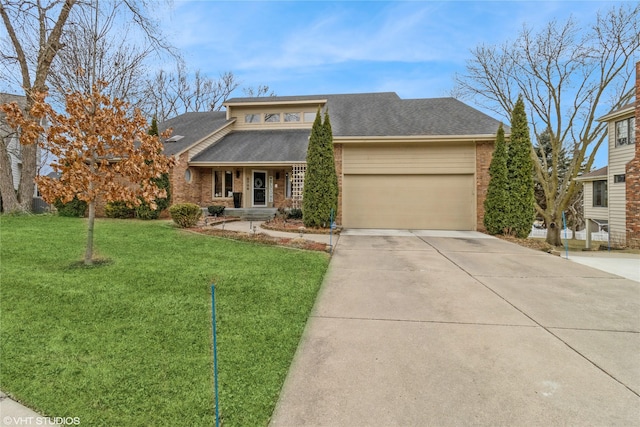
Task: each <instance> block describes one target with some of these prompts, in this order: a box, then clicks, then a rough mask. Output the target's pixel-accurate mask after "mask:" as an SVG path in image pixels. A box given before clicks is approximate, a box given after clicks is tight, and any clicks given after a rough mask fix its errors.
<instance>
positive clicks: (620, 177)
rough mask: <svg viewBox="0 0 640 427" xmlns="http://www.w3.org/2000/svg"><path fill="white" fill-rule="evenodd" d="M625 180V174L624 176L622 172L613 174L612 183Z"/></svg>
mask: <svg viewBox="0 0 640 427" xmlns="http://www.w3.org/2000/svg"><path fill="white" fill-rule="evenodd" d="M625 181H626V176H625V174H623V173H622V174H616V175H613V183H614V184H619V183H623V182H625Z"/></svg>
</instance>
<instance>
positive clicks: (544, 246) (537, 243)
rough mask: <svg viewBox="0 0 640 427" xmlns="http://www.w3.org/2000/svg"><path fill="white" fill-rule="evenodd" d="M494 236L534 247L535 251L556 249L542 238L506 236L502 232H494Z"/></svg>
mask: <svg viewBox="0 0 640 427" xmlns="http://www.w3.org/2000/svg"><path fill="white" fill-rule="evenodd" d="M494 237H497V238H499V239H502V240H506V241H507V242H511V243H515V244H516V245H520V246H524V247H525V248H529V249H534V250H536V251H542V252H547V253H552V252H553V251H554V250H556V248H554V247H553V246H551V245H550V244H548V243H547V242H545V241H544V240H537V239H520V238H518V237H514V236H506V235H503V234H496V235H495V236H494Z"/></svg>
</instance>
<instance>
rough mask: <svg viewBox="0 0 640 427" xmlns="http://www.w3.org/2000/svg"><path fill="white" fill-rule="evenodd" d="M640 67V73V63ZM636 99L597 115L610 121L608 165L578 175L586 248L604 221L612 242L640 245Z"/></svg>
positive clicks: (639, 150) (601, 119) (608, 127)
mask: <svg viewBox="0 0 640 427" xmlns="http://www.w3.org/2000/svg"><path fill="white" fill-rule="evenodd" d="M638 71H639V72H638V74H640V63H639V65H638ZM636 90H638V85H637V84H636ZM637 99H638V96H636V102H635V103H632V104H628V105H626V106H624V107H622V108H619V109H617V110H615V111H612V112H610V113H609V114H606V115H605V116H603V117H601V118H599V119H598V120H599V121H601V122H606V123H607V141H608V147H609V159H608V164H609V165H608V167H604V168H600V169H598V170H595V171H592V172H589V173H586V174H583V175H581V176H579V177H578V178H576V180H577V181H581V182H583V184H584V202H583V203H584V216H585V220H586V223H587V242H586V247H587V248H589V247H590V246H591V232H592V231H596V228H595V227H596V226H602V225H603V224H607V229H608V231H609V236H610V240H611V244H612V245H615V246H640V184H639V181H640V143H638V135H639V133H640V132H639V131H638V121H639V120H640V118H639V117H638V115H639V114H640V113H639V109H638V101H637Z"/></svg>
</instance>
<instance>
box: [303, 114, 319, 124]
mask: <svg viewBox="0 0 640 427" xmlns="http://www.w3.org/2000/svg"><path fill="white" fill-rule="evenodd" d="M315 119H316V113H309V112H305V113H304V121H305V122H306V123H313V121H314V120H315Z"/></svg>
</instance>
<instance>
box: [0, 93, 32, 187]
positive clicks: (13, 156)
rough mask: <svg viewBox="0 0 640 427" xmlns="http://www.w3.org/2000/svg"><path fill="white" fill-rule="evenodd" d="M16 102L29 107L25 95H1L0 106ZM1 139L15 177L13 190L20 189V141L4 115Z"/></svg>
mask: <svg viewBox="0 0 640 427" xmlns="http://www.w3.org/2000/svg"><path fill="white" fill-rule="evenodd" d="M11 102H16V103H18V105H19V106H20V107H22V108H24V107H25V106H26V105H27V97H26V96H24V95H12V94H9V93H0V105H2V104H9V103H11ZM0 138H3V139H4V142H5V144H6V146H7V153H8V154H9V159H10V161H11V175H12V176H13V188H14V189H16V190H17V189H18V186H19V185H20V173H21V170H22V155H21V149H20V140H19V138H18V134H17V133H16V131H15V130H14V129H13V128H11V127H10V126H9V125H8V124H7V122H6V121H5V120H4V113H0Z"/></svg>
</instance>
